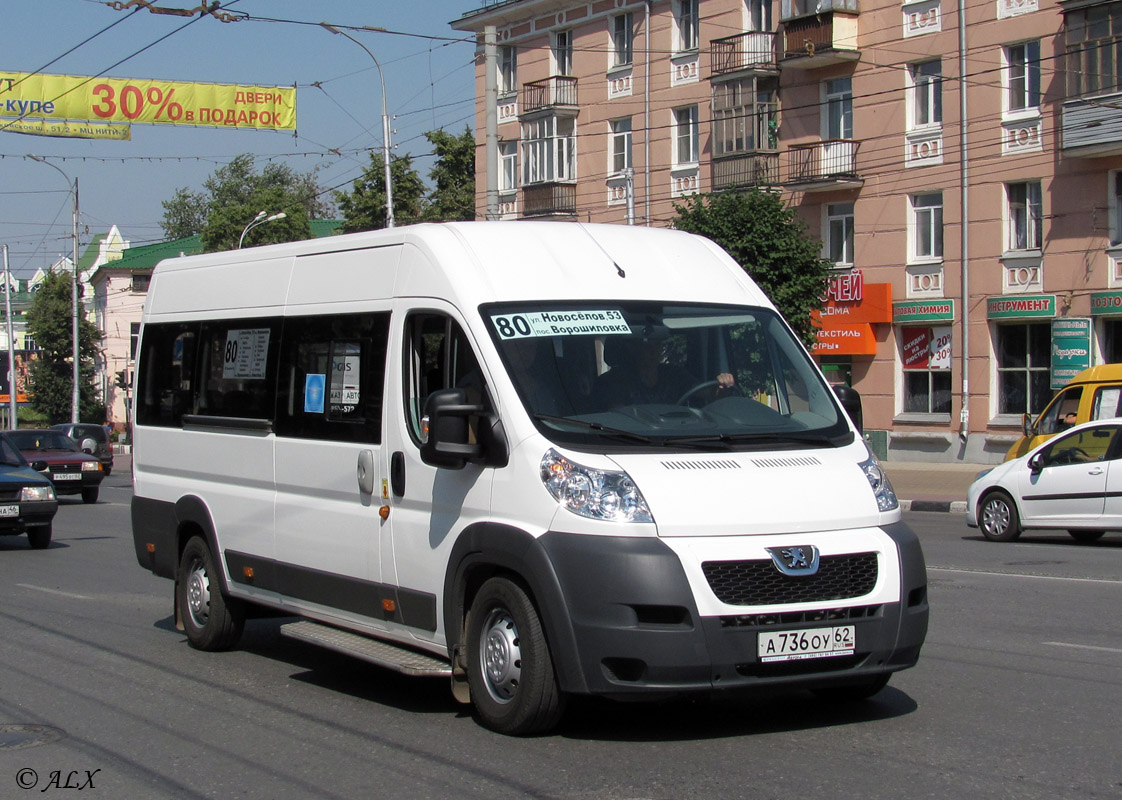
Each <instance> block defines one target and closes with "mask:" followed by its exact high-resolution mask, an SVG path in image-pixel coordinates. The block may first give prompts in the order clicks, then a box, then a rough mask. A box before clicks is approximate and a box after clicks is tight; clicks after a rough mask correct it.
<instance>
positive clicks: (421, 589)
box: [382, 302, 493, 641]
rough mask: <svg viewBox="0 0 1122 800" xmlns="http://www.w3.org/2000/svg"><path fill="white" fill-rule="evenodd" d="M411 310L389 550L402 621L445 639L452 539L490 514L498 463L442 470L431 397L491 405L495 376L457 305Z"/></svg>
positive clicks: (399, 347) (397, 394) (405, 333)
mask: <svg viewBox="0 0 1122 800" xmlns="http://www.w3.org/2000/svg"><path fill="white" fill-rule="evenodd" d="M434 306H436V307H433V308H431V309H425V310H411V309H408V307H407V306H406V304H405V303H404V302H403V303H402V305H401V306H400V307H399V308H397V309H395V314H394V319H395V324H394V327H395V331H394V334H395V336H394V339H395V341H394V344H393V345H392V347H393V348H394V349H395V351H396V353H398V354H400V356H401V358H402V359H403V364H402V368H401V369H400V370H391V374H392V375H394V376H395V379H396V378H398V376H399V377H400V383H399V385H398V386H397V387H396V391H394V390H393V389H391V390H390V396H392V397H393V398H394V404H395V407H396V408H395V410H394V411H393V412H389V414H388V416H387V426H386V430H387V433H386V441H387V445H388V446H389V452H390V456H389V466H388V469H389V472H390V501H389V502H390V506H391V509H390V515H389V526H388V530H389V533H390V535H389V537H388V538H386V539H384V547H383V552H382V559H383V564H384V565H385V567H386V580H387V581H389V580H390V579H391V578H390V574H389V560H390V559H391V558H392V562H393V570H394V571H393V582H394V583H395V585H396V586H397V591H398V596H399V599H400V602H401V610H402V621H403V623H404V624H405V625H406V626H407V627H408V629H409V632H410V634H411V635H413V636H415V637H417V638H419V639H423V640H426V641H444V640H445V633H444V630H443V617H442V609H443V589H444V578H445V572H446V567H447V564H448V558H449V554H450V552H451V549H452V546H453V545H454V544H455V541H456V538H457V537H458V536H459V534H460V533H461V532H462V531H463V530H464V528H466V527H467V526H468V525H470V524H471V523H473V522H477V521H480V520H485V519H487V518H488V515H489V510H490V501H491V483H492V473H493V470H492V469H490V468H484V467H481V466H479V465H477V464H467V465H466V466H465V467H464V468H463V469H438V468H436V467H432V466H429V465H428V464H425V463H424V462H423V461H421V456H420V446H421V436H422V429H421V428H422V417H423V413H424V402H425V399H426V398H427V397H428V396H429V394H431V393H432V392H434V391H436V390H438V389H447V388H456V387H458V388H462V389H464V391H465V392H466V395H467V398H466V399H467V402H469V403H480V404H483V405H484V406H487V407H488V408H490V407H492V406H491V403H492V401H491V394H490V392H489V391H488V388H487V387H488V379H487V375H486V373H485V371H484V370H483V369H482V368H481V367H480V363H479V360H478V358H477V356H476V348H475V347H474V343H473V342H472V341H471V339H470V338H469V337H468V336H467V334H466V333H465V327H464V326H463V325H462V324H461V323H460V321H459V320H458V319H457V315H456V313H455V311H454V310H453V309H451V308H449V307H447V306H443V304H434Z"/></svg>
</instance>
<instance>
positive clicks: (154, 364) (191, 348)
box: [136, 323, 199, 427]
mask: <svg viewBox="0 0 1122 800" xmlns="http://www.w3.org/2000/svg"><path fill="white" fill-rule="evenodd" d="M198 331H199V326H198V324H197V323H190V324H188V323H168V324H158V325H148V326H146V327H145V328H144V335H143V338H142V341H141V343H140V372H139V374H138V375H137V378H136V422H137V424H138V425H156V426H160V427H179V426H180V424H181V423H182V419H183V415H184V414H190V413H191V412H192V411H193V410H194V402H195V400H194V391H195V362H196V356H197V354H198V340H199V334H198Z"/></svg>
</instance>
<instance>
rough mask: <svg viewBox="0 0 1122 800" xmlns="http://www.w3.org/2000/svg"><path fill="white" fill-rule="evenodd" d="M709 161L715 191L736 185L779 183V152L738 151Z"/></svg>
mask: <svg viewBox="0 0 1122 800" xmlns="http://www.w3.org/2000/svg"><path fill="white" fill-rule="evenodd" d="M711 163H712V166H711V169H712V172H711V177H712V181H713V191H715V192H718V191H721V190H723V189H735V188H737V187H740V188H748V187H751V186H774V185H776V184H778V183H779V153H772V152H761V151H757V152H754V153H740V154H737V155H732V156H723V157H720V158H717V157H714V158H713V160H712V162H711Z"/></svg>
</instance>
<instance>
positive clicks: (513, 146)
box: [499, 140, 519, 194]
mask: <svg viewBox="0 0 1122 800" xmlns="http://www.w3.org/2000/svg"><path fill="white" fill-rule="evenodd" d="M518 150H519V148H518V141H517V140H510V141H504V142H499V193H500V194H511V193H513V192H517V191H518V186H519V181H518V178H519V172H518Z"/></svg>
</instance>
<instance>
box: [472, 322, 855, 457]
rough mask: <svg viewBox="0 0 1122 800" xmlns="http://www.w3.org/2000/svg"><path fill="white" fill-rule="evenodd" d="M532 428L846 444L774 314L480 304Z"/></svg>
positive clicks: (639, 438)
mask: <svg viewBox="0 0 1122 800" xmlns="http://www.w3.org/2000/svg"><path fill="white" fill-rule="evenodd" d="M481 312H482V315H483V318H484V320H485V321H486V323H487V325H488V326H489V328H490V330H491V335H492V337H493V338H494V341H495V344H496V346H497V347H498V350H499V353H500V355H501V357H502V359H503V363H504V365H505V367H506V369H507V372H508V373H509V375H510V377H511V380H512V382H513V383H514V386H515V388H516V389H517V391H518V394H519V397H520V398H521V399H522V403H523V404H524V406H525V407H526V410H527V411H528V412H529V414H530V415H531V417H532V418H533V419H534V420H535V422H536V423H537V425H538V428H539V430H541V431H542V432H543V433H544V434H545V435H546V436H548V437H549V438H551V439H552V440H554V441H558V442H563V443H566V444H572V445H581V444H586V445H588V444H593V443H597V444H605V443H612V444H617V445H622V446H632V447H635V446H639V447H642V446H644V445H647V446H654V447H668V446H673V447H680V448H683V449H689V448H697V449H706V448H714V449H722V448H724V449H729V448H732V449H762V448H767V449H775V448H779V449H783V448H793V447H807V446H821V447H829V446H840V445H843V444H847V443H849V442H850V441H852V434H851V431H850V428H849V425H848V423H847V421H846V419H845V417H844V412H843V411H842V410H841V408H840V406H839V405H838V403H837V402H836V400H835V398H834V397H833V392H831V391H830V389H829V387H828V386H827V385H826V383H825V381H824V380H823V379H822V377H821V375H820V373H819V372H818V370H817V368H816V367H815V366H814V363H813V362H812V361H811V360H810V358H809V357H808V356H807V353H806V351H805V349H804V348H803V346H802V345H801V344H800V343H799V342H798V341H797V340H796V339H795V337H794V336H793V335H792V333H791V331H790V329H789V328H788V327H787V326H786V325H785V324H784V322H783V321H782V319H781V318H780V317H779V315H778V314H776V313H775V312H774V311H771V310H769V309H765V308H755V307H744V306H716V305H694V304H674V303H655V302H636V301H618V300H611V301H601V302H593V303H588V302H581V303H575V302H570V303H548V304H547V303H536V304H527V303H519V304H510V303H507V304H494V305H486V306H483V307H482V308H481Z"/></svg>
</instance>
